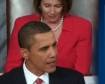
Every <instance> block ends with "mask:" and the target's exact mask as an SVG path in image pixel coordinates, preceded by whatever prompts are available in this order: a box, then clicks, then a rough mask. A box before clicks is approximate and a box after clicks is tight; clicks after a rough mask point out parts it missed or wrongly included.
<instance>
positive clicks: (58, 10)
mask: <svg viewBox="0 0 105 84" xmlns="http://www.w3.org/2000/svg"><path fill="white" fill-rule="evenodd" d="M62 8H63V7H62V3H61V2H60V0H42V1H41V10H42V15H43V17H44V22H46V23H57V22H59V21H60V20H61V14H62Z"/></svg>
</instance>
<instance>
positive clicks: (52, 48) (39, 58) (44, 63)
mask: <svg viewBox="0 0 105 84" xmlns="http://www.w3.org/2000/svg"><path fill="white" fill-rule="evenodd" d="M34 38H35V44H33V45H32V47H31V49H30V50H27V49H24V48H21V54H22V56H23V58H24V59H26V67H27V69H28V70H29V71H31V72H32V73H33V74H35V75H37V76H40V75H42V74H43V73H45V72H48V73H51V72H54V71H55V70H56V57H57V49H56V40H55V37H54V34H53V33H52V31H50V32H47V33H43V34H37V35H35V36H34Z"/></svg>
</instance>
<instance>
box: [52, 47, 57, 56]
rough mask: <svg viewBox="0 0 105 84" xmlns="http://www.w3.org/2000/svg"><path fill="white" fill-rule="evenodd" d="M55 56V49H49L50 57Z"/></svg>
mask: <svg viewBox="0 0 105 84" xmlns="http://www.w3.org/2000/svg"><path fill="white" fill-rule="evenodd" d="M56 56H57V49H56V48H51V50H50V57H56Z"/></svg>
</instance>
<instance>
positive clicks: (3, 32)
mask: <svg viewBox="0 0 105 84" xmlns="http://www.w3.org/2000/svg"><path fill="white" fill-rule="evenodd" d="M6 56H7V27H6V0H0V72H3V71H4V65H5V60H6Z"/></svg>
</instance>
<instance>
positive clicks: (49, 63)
mask: <svg viewBox="0 0 105 84" xmlns="http://www.w3.org/2000/svg"><path fill="white" fill-rule="evenodd" d="M46 64H48V65H50V66H55V65H56V61H52V62H47V63H46Z"/></svg>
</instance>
